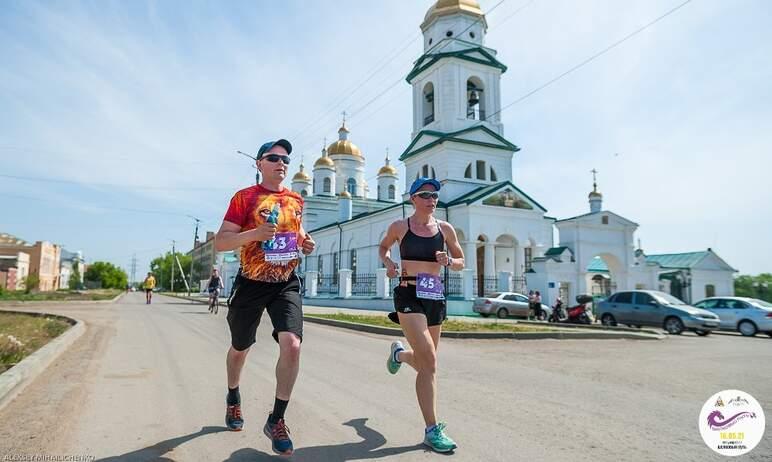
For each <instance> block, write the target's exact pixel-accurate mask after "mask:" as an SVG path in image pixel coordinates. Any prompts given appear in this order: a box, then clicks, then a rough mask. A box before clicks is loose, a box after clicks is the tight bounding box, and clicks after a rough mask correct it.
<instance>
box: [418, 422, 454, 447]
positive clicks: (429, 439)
mask: <svg viewBox="0 0 772 462" xmlns="http://www.w3.org/2000/svg"><path fill="white" fill-rule="evenodd" d="M424 444H425V445H426V446H429V447H430V448H432V449H433V450H434V451H437V452H450V451H452V450H454V449H456V448H457V447H458V445H457V444H456V442H455V441H453V440H452V439H450V437H449V436H448V435H446V434H445V423H444V422H439V423H437V425H435V426H434V428H433V429H432V431H430V432H425V436H424Z"/></svg>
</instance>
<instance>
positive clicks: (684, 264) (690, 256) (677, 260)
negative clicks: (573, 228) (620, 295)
mask: <svg viewBox="0 0 772 462" xmlns="http://www.w3.org/2000/svg"><path fill="white" fill-rule="evenodd" d="M709 253H710V252H709V251H707V250H703V251H701V252H685V253H665V254H660V255H646V262H647V263H657V264H659V266H661V267H662V268H665V269H691V268H693V267H694V266H695V265H697V263H699V262H700V261H701V260H702V259H703V258H705V257H706V256H707V255H708V254H709ZM587 271H591V272H594V273H607V272H608V266H606V262H604V261H603V259H602V258H600V257H595V258H593V259H592V261H591V262H590V264H589V265H587Z"/></svg>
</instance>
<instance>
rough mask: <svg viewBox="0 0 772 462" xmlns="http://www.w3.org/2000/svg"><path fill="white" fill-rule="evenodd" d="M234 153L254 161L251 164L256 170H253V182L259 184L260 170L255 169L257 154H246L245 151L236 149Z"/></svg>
mask: <svg viewBox="0 0 772 462" xmlns="http://www.w3.org/2000/svg"><path fill="white" fill-rule="evenodd" d="M236 153H238V154H241V155H242V156H246V157H249V158H250V159H252V160H254V161H255V163H254V164H252V168H254V169H255V170H256V172H255V184H260V170H258V169H257V156H253V155H251V154H247V153H246V152H241V151H239V150H236Z"/></svg>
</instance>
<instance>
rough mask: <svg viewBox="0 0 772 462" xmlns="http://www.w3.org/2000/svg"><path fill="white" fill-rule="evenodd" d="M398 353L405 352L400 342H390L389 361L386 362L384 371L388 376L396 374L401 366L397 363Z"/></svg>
mask: <svg viewBox="0 0 772 462" xmlns="http://www.w3.org/2000/svg"><path fill="white" fill-rule="evenodd" d="M400 351H405V347H404V346H402V342H400V341H399V340H397V341H396V342H392V344H391V348H390V349H389V359H387V360H386V369H388V370H389V374H396V373H397V371H399V368H400V367H401V366H402V363H401V362H398V361H397V353H398V352H400Z"/></svg>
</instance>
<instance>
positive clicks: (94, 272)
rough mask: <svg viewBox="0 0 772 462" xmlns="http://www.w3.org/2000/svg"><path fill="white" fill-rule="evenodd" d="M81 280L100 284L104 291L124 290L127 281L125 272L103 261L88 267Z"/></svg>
mask: <svg viewBox="0 0 772 462" xmlns="http://www.w3.org/2000/svg"><path fill="white" fill-rule="evenodd" d="M83 278H84V279H85V280H86V281H89V282H92V283H99V284H101V287H102V288H104V289H125V288H126V284H127V283H128V281H129V277H128V276H127V275H126V272H125V271H123V270H122V269H121V268H118V267H117V266H115V265H113V264H112V263H108V262H104V261H98V262H94V263H93V264H91V265H89V267H88V269H87V270H86V274H84V275H83Z"/></svg>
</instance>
